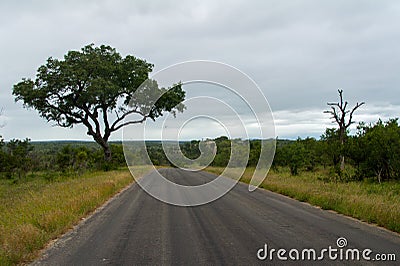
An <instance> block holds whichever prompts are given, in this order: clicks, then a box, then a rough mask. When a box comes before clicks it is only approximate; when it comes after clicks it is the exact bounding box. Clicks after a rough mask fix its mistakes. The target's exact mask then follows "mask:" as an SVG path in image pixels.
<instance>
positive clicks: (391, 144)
mask: <svg viewBox="0 0 400 266" xmlns="http://www.w3.org/2000/svg"><path fill="white" fill-rule="evenodd" d="M352 144H353V145H352V157H354V160H355V161H356V163H357V166H358V170H359V175H362V176H363V177H376V178H377V180H378V181H379V182H381V181H384V180H389V179H399V178H400V127H399V125H398V121H397V119H390V120H389V121H387V122H382V121H381V120H379V121H378V122H377V123H376V124H374V125H365V124H360V125H359V126H358V132H357V135H356V137H354V139H353V142H352Z"/></svg>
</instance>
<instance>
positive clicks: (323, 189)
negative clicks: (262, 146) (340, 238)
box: [206, 167, 400, 233]
mask: <svg viewBox="0 0 400 266" xmlns="http://www.w3.org/2000/svg"><path fill="white" fill-rule="evenodd" d="M206 170H207V171H209V172H212V173H215V174H220V173H221V172H222V171H223V168H220V167H208V168H207V169H206ZM253 172H254V168H247V169H246V171H245V173H244V174H243V176H242V177H241V180H240V181H242V182H244V183H249V182H250V179H251V177H252V173H253ZM327 175H328V172H327V171H324V170H318V171H315V172H302V173H300V175H299V176H291V175H290V173H289V171H288V170H287V169H282V170H280V171H279V172H274V171H270V173H269V174H268V176H267V178H266V179H265V180H264V182H263V183H262V184H261V186H260V187H261V188H264V189H268V190H271V191H274V192H277V193H280V194H283V195H286V196H289V197H291V198H294V199H297V200H299V201H304V202H308V203H310V204H312V205H315V206H319V207H321V208H322V209H327V210H334V211H336V212H338V213H342V214H345V215H348V216H351V217H354V218H357V219H359V220H362V221H365V222H369V223H374V224H377V225H379V226H382V227H385V228H387V229H389V230H392V231H395V232H398V233H400V182H394V181H392V182H384V183H382V184H379V183H375V182H369V181H358V182H356V181H354V182H348V183H335V182H326V181H324V180H326V178H325V177H326V176H327Z"/></svg>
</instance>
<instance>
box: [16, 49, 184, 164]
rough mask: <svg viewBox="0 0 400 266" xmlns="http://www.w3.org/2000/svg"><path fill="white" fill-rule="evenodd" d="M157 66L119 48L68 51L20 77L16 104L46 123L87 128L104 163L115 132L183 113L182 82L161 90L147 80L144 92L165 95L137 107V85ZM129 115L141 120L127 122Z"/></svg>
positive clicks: (154, 83)
mask: <svg viewBox="0 0 400 266" xmlns="http://www.w3.org/2000/svg"><path fill="white" fill-rule="evenodd" d="M152 70H153V65H152V64H150V63H148V62H146V61H145V60H143V59H140V58H137V57H135V56H133V55H127V56H125V57H123V56H121V55H120V54H119V53H118V52H117V51H116V49H115V48H112V47H110V46H105V45H101V46H99V47H96V46H94V44H91V45H87V46H85V47H83V48H82V49H81V50H80V51H69V52H68V53H67V54H66V55H65V56H64V58H63V59H62V60H59V59H55V58H53V57H50V58H48V59H47V62H46V64H44V65H42V66H40V67H39V69H38V70H37V74H36V79H35V80H32V79H26V78H24V79H22V81H20V82H19V83H17V84H15V85H14V87H13V95H14V96H15V100H16V101H22V102H23V104H24V107H27V108H29V107H31V108H34V109H36V110H38V112H39V114H40V116H42V117H43V118H45V119H47V121H54V122H55V123H56V124H57V125H59V126H61V127H69V128H72V127H73V126H74V125H76V124H83V125H84V126H86V128H87V134H88V135H89V136H91V137H93V139H94V140H95V141H96V142H97V143H98V144H99V145H100V146H101V147H102V148H103V150H104V155H105V158H106V160H109V159H110V158H111V150H110V148H109V145H108V140H109V138H110V135H111V134H112V132H114V131H117V130H118V129H120V128H122V127H124V126H126V125H129V124H135V123H141V122H144V121H145V120H146V119H148V118H151V119H153V120H155V119H156V118H157V117H159V116H162V114H163V112H165V111H168V112H174V113H175V112H176V111H183V109H184V106H183V104H182V101H183V100H184V98H185V92H184V91H183V90H182V88H181V84H171V85H172V86H171V88H159V87H158V84H157V82H156V81H150V82H147V88H145V89H144V90H143V91H142V92H141V96H143V94H146V93H147V92H148V93H151V94H154V92H155V91H156V92H157V93H158V94H159V95H162V96H161V97H160V98H159V99H158V100H157V101H156V102H155V103H152V104H151V106H145V105H143V103H142V102H141V103H139V104H136V103H135V100H136V99H132V97H133V95H134V94H135V92H136V91H137V89H138V87H139V86H140V85H141V84H142V83H143V82H145V81H146V80H147V81H149V80H148V78H149V73H150V72H151V71H152ZM131 114H137V115H138V116H137V117H139V118H137V119H135V120H128V121H126V118H127V117H128V116H129V115H131Z"/></svg>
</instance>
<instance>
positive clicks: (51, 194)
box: [0, 45, 400, 265]
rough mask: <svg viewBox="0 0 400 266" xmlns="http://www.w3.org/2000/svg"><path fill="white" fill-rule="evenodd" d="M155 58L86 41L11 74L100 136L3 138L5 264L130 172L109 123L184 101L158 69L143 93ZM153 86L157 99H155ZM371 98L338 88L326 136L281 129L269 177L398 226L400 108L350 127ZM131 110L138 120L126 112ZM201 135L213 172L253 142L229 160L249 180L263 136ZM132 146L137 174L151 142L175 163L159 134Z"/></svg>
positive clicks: (322, 201) (31, 96)
mask: <svg viewBox="0 0 400 266" xmlns="http://www.w3.org/2000/svg"><path fill="white" fill-rule="evenodd" d="M152 68H153V65H152V64H149V63H147V62H146V61H145V60H142V59H138V58H136V57H134V56H130V55H128V56H125V57H123V56H121V55H120V54H119V53H118V52H117V51H116V50H115V49H114V48H111V47H109V46H103V45H102V46H100V47H95V46H94V45H88V46H85V47H84V48H82V49H81V50H80V51H70V52H68V53H67V54H66V55H65V57H64V59H62V60H58V59H54V58H51V57H50V58H49V59H48V60H47V62H46V64H44V65H43V66H41V67H40V68H39V69H38V71H37V75H36V78H35V79H23V80H22V81H20V82H19V83H17V84H15V85H14V87H13V94H14V95H15V99H16V101H21V102H22V103H23V104H24V106H25V107H28V108H33V109H36V110H37V111H38V112H39V115H40V116H42V117H43V118H45V119H46V120H47V121H52V122H55V123H56V124H58V125H59V126H61V127H67V128H71V127H73V126H76V125H83V126H84V127H86V129H87V134H88V135H89V136H91V137H92V138H93V142H68V141H62V142H31V141H30V140H29V139H23V140H20V139H11V140H10V141H7V142H6V141H4V140H3V139H2V138H1V137H0V265H9V264H17V263H24V262H29V261H31V260H32V259H33V258H34V257H35V256H36V255H37V254H38V251H39V250H40V249H41V248H43V247H44V246H45V245H46V243H48V242H49V241H50V240H51V239H53V238H55V237H57V236H58V235H60V234H62V233H64V232H66V231H67V230H68V229H69V228H71V227H72V226H73V225H74V224H76V223H77V222H78V221H79V220H80V219H81V218H83V217H84V216H86V215H87V214H89V213H90V212H92V211H93V210H95V209H96V208H97V207H98V206H100V205H101V204H103V203H104V202H105V201H106V200H107V199H108V198H110V197H111V196H112V195H114V194H115V193H117V192H118V191H120V190H121V189H122V188H123V187H126V186H127V185H129V184H130V183H132V182H133V179H132V177H131V175H130V173H129V171H128V169H127V167H126V165H127V163H126V161H125V156H124V151H123V146H122V143H121V142H111V141H110V140H109V139H110V137H111V135H112V133H113V132H115V131H117V130H119V129H121V128H122V127H124V126H127V125H130V124H135V123H141V122H144V121H145V120H147V119H153V120H154V119H156V118H157V117H160V116H162V115H163V113H164V112H172V113H175V112H181V111H183V110H184V105H183V104H182V101H183V100H184V97H185V93H184V91H183V90H182V88H181V84H173V85H172V87H171V88H169V89H166V88H159V86H158V84H157V83H156V82H155V81H151V80H150V81H149V82H148V83H147V84H146V86H144V87H143V88H142V89H143V90H142V91H139V93H138V94H136V93H137V88H138V86H139V85H140V84H142V83H143V82H144V81H145V80H147V79H148V77H149V73H150V72H151V71H152ZM148 94H150V95H156V96H155V98H156V99H157V100H156V101H155V102H152V101H150V102H149V101H147V100H146V99H147V98H148V97H146V95H148ZM161 95H162V96H161ZM158 96H159V97H158ZM363 104H364V103H363V102H361V103H357V104H356V105H355V106H354V107H353V108H351V109H349V107H348V103H347V102H346V101H344V100H343V91H341V90H339V101H338V102H337V103H328V107H329V108H330V109H329V110H327V111H326V113H328V114H330V115H331V117H332V121H333V122H334V123H335V124H336V125H337V127H332V128H327V129H326V130H325V132H323V133H322V135H321V136H320V138H318V139H317V138H312V137H308V138H304V139H301V138H298V139H297V140H282V139H278V140H276V152H275V158H274V161H273V163H272V166H271V169H272V170H271V172H270V174H269V176H268V178H267V179H266V180H265V181H264V182H263V183H262V184H261V186H262V187H263V188H266V189H270V190H272V191H276V192H279V193H282V194H285V195H288V196H291V197H294V198H296V199H299V200H302V201H307V202H310V203H312V204H315V205H318V206H321V207H322V208H325V209H333V210H336V211H338V212H341V213H344V214H346V215H350V216H353V217H356V218H358V219H362V220H365V221H368V222H373V223H377V224H379V225H381V226H385V227H387V228H389V229H391V230H394V231H397V232H400V222H399V221H400V209H399V207H398V206H400V196H399V195H400V182H399V181H400V127H399V123H398V119H397V118H393V119H389V120H387V121H381V120H378V121H377V122H375V123H372V124H367V123H364V122H359V124H358V126H357V130H356V133H355V134H349V133H350V131H349V129H350V125H352V124H354V123H355V121H353V114H354V112H355V111H356V110H357V109H359V108H360V107H361V106H362V105H363ZM130 115H135V116H134V117H135V119H132V120H126V118H127V117H128V116H130ZM205 143H206V145H208V143H215V147H216V150H215V151H216V154H215V157H214V159H213V160H212V162H211V164H210V165H209V167H208V168H207V169H206V170H208V171H210V172H214V173H217V174H220V173H221V172H222V170H223V168H224V167H226V166H227V165H228V163H229V160H230V158H231V153H232V152H236V153H239V154H236V156H235V158H241V157H243V156H240V155H241V154H244V155H247V154H246V149H245V148H244V147H245V146H246V145H248V147H249V149H250V152H249V154H248V155H249V156H248V160H246V162H245V163H243V162H244V161H243V160H237V161H235V162H234V163H233V164H231V165H230V166H233V167H235V166H242V167H247V168H246V172H245V173H244V175H243V176H242V178H241V181H243V182H249V181H250V179H251V174H252V172H253V171H254V169H255V167H256V166H257V163H258V158H259V156H260V153H261V146H262V145H261V143H262V140H257V139H253V140H241V139H235V140H231V139H228V138H227V137H225V136H221V137H218V138H216V139H213V140H211V139H209V140H205ZM200 144H201V142H200V141H198V140H193V141H190V142H189V141H187V142H181V143H180V150H181V151H182V153H183V154H184V155H185V156H186V157H188V158H191V159H196V158H198V157H199V156H200V153H201V152H200V148H199V145H200ZM203 144H204V142H203ZM210 147H211V146H210ZM125 152H126V154H127V155H128V156H127V157H128V158H129V163H128V165H129V166H130V167H134V168H135V169H136V171H138V172H137V175H138V176H140V175H142V174H143V173H144V172H145V171H146V170H148V169H149V168H148V167H143V166H141V165H144V164H145V163H146V158H145V157H146V156H145V154H146V153H147V154H148V155H149V158H150V160H151V162H152V163H153V164H154V165H157V166H174V165H173V164H172V163H171V162H170V161H169V160H168V158H167V156H166V155H165V152H164V150H163V147H162V144H161V142H158V141H148V142H146V149H144V148H143V147H141V146H138V148H135V145H130V147H129V149H128V150H126V151H125ZM246 159H247V158H246ZM206 162H207V158H205V161H204V162H202V161H199V162H198V164H200V165H202V164H203V163H204V166H206V165H207V163H206Z"/></svg>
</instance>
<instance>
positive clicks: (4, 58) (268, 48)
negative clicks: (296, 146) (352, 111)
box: [0, 0, 400, 140]
mask: <svg viewBox="0 0 400 266" xmlns="http://www.w3.org/2000/svg"><path fill="white" fill-rule="evenodd" d="M398 25H400V2H399V1H396V0H393V1H368V0H363V1H349V0H344V1H339V0H335V1H319V0H318V1H289V0H287V1H282V0H279V1H278V0H277V1H213V0H210V1H207V0H202V1H148V0H144V1H114V0H113V1H11V0H10V1H1V2H0V59H1V61H0V62H1V64H0V68H1V69H0V70H1V76H0V77H1V78H0V97H1V99H0V107H2V108H3V109H4V110H3V115H2V116H1V118H0V120H1V121H0V122H1V123H2V124H4V127H3V128H1V129H0V135H2V136H3V137H4V138H5V139H6V140H7V139H11V138H25V137H29V138H31V139H32V140H50V139H85V140H86V139H87V140H89V137H87V136H86V135H85V132H86V131H85V130H84V128H83V127H82V126H78V127H76V128H74V129H64V128H58V127H54V126H52V124H51V123H47V122H46V121H45V120H44V119H42V118H40V117H39V116H38V114H37V112H36V111H35V110H26V109H23V108H22V104H21V103H15V102H14V98H13V96H12V94H11V93H12V86H13V84H15V83H17V82H19V81H20V80H21V79H22V78H23V77H31V78H33V77H34V76H35V73H36V70H37V68H38V67H39V66H40V65H42V64H44V63H45V61H46V59H47V58H48V57H50V56H53V57H56V58H61V57H62V56H63V55H64V54H65V53H66V52H67V51H69V50H78V49H80V48H81V47H83V46H85V45H87V44H90V43H94V44H96V45H100V44H108V45H111V46H113V47H115V48H116V49H117V50H118V51H119V52H120V53H121V54H123V55H126V54H133V55H135V56H137V57H141V58H144V59H146V60H147V61H149V62H151V63H153V64H155V71H157V70H160V69H163V68H165V67H167V66H169V65H172V64H176V63H179V62H182V61H186V60H195V59H204V60H213V61H220V62H223V63H226V64H229V65H232V66H234V67H236V68H238V69H240V70H241V71H243V72H244V73H246V74H247V75H249V76H250V77H251V78H252V79H253V80H254V81H255V82H256V83H257V84H258V85H259V87H260V88H261V90H262V91H263V92H264V94H265V96H266V97H267V99H268V101H269V104H270V106H271V109H272V111H273V115H274V118H275V125H276V134H277V135H278V136H279V137H280V138H296V137H297V136H301V137H305V136H315V137H319V136H320V135H321V134H322V133H323V132H324V129H325V128H326V127H327V126H333V124H331V123H330V120H329V116H328V115H326V114H323V111H324V110H325V109H326V102H328V101H336V100H337V88H343V90H344V96H345V98H346V99H347V100H348V101H349V103H350V105H351V106H353V105H354V104H355V103H356V102H357V101H365V102H366V105H365V106H363V107H362V108H360V109H359V110H358V112H357V115H356V116H355V120H357V121H361V120H363V121H366V122H373V121H376V120H377V119H378V118H382V119H384V120H386V119H388V118H389V117H398V116H399V114H400V97H399V91H400V90H399V85H400V75H399V70H400V45H399V44H400V28H399V26H398ZM199 123H207V121H203V120H201V121H200V120H199ZM191 124H192V126H195V123H191ZM210 125H211V124H210ZM208 128H209V129H210V128H212V127H211V126H209V127H208ZM210 130H211V129H210ZM187 132H196V131H193V130H192V131H191V130H187ZM204 134H205V135H207V136H208V135H209V136H212V134H213V133H212V132H210V134H208V133H207V132H205V133H204ZM185 137H186V138H191V137H193V138H197V137H199V135H196V134H195V133H193V134H192V135H191V134H190V133H188V134H187V135H186V136H185ZM120 138H121V134H120V133H118V134H115V136H114V139H120Z"/></svg>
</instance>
